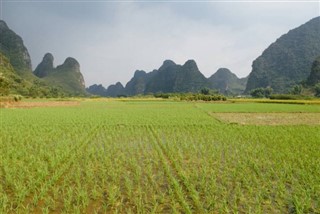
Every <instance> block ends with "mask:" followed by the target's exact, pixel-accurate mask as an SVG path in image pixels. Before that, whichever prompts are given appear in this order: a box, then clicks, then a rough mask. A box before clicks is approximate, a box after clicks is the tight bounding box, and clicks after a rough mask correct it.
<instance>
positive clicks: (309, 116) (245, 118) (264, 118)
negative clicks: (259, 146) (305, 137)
mask: <svg viewBox="0 0 320 214" xmlns="http://www.w3.org/2000/svg"><path fill="white" fill-rule="evenodd" d="M211 115H212V116H213V117H214V118H216V119H217V120H219V121H221V122H226V123H236V124H241V125H320V113H211Z"/></svg>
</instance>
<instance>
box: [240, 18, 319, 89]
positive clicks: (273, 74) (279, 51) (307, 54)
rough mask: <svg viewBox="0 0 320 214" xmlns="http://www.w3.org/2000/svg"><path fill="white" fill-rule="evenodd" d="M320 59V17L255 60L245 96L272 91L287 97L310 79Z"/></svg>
mask: <svg viewBox="0 0 320 214" xmlns="http://www.w3.org/2000/svg"><path fill="white" fill-rule="evenodd" d="M319 55H320V17H316V18H314V19H312V20H310V21H308V22H307V23H305V24H303V25H301V26H300V27H297V28H295V29H293V30H290V31H289V32H288V33H287V34H284V35H282V36H281V37H280V38H279V39H277V40H276V41H275V42H274V43H272V44H271V45H270V46H269V47H268V48H267V49H266V50H265V51H263V53H262V55H261V56H259V57H258V58H257V59H256V60H254V62H253V64H252V72H251V73H250V75H249V78H248V83H247V86H246V90H245V92H246V93H249V92H250V90H252V89H255V88H259V87H271V88H273V90H274V92H276V93H287V92H289V91H290V89H291V88H292V87H293V86H294V85H295V84H300V83H301V82H302V81H305V80H306V79H307V77H308V76H309V74H310V70H311V66H312V63H313V61H314V60H315V59H316V57H318V56H319Z"/></svg>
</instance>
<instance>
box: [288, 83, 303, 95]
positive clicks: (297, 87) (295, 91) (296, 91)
mask: <svg viewBox="0 0 320 214" xmlns="http://www.w3.org/2000/svg"><path fill="white" fill-rule="evenodd" d="M290 92H291V94H295V95H299V94H301V92H302V85H295V86H293V88H292V89H291V91H290Z"/></svg>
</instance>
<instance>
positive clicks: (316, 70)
mask: <svg viewBox="0 0 320 214" xmlns="http://www.w3.org/2000/svg"><path fill="white" fill-rule="evenodd" d="M307 83H308V85H311V86H313V85H315V84H317V83H320V56H319V57H317V58H316V59H315V60H314V62H313V63H312V67H311V73H310V76H309V77H308V80H307Z"/></svg>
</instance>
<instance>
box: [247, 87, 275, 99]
mask: <svg viewBox="0 0 320 214" xmlns="http://www.w3.org/2000/svg"><path fill="white" fill-rule="evenodd" d="M272 91H273V89H272V88H270V87H267V88H256V89H253V90H251V91H250V95H251V96H252V97H254V98H263V97H266V98H269V97H270V95H271V94H272Z"/></svg>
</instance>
